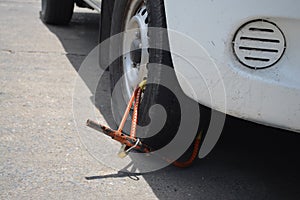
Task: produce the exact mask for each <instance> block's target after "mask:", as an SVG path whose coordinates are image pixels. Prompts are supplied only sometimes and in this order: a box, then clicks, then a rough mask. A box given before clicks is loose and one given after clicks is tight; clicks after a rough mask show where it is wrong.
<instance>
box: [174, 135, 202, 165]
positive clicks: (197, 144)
mask: <svg viewBox="0 0 300 200" xmlns="http://www.w3.org/2000/svg"><path fill="white" fill-rule="evenodd" d="M201 137H202V132H200V133H199V134H198V135H197V137H196V139H195V143H194V148H193V152H192V155H191V157H190V158H189V159H188V160H187V161H184V162H180V161H175V162H173V165H174V166H176V167H180V168H186V167H189V166H191V165H192V164H193V162H194V160H195V159H196V158H197V155H198V153H199V148H200V142H201Z"/></svg>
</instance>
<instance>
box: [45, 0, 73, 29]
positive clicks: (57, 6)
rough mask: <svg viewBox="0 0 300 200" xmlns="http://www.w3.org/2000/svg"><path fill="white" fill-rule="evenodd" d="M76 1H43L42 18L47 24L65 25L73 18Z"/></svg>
mask: <svg viewBox="0 0 300 200" xmlns="http://www.w3.org/2000/svg"><path fill="white" fill-rule="evenodd" d="M73 9H74V0H63V1H61V0H42V11H41V18H42V20H43V21H44V22H45V23H47V24H53V25H65V24H68V23H69V22H70V20H71V18H72V15H73Z"/></svg>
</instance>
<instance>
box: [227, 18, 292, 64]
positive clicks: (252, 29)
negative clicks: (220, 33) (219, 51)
mask: <svg viewBox="0 0 300 200" xmlns="http://www.w3.org/2000/svg"><path fill="white" fill-rule="evenodd" d="M285 48H286V43H285V38H284V35H283V33H282V31H281V30H280V29H279V28H278V27H277V26H276V24H274V23H272V22H269V21H266V20H261V19H260V20H255V21H251V22H248V23H246V24H244V25H243V26H242V27H241V28H240V29H239V30H238V31H237V33H236V34H235V37H234V40H233V51H234V53H235V55H236V56H237V58H238V60H239V61H240V62H241V63H242V64H243V65H246V66H248V67H250V68H254V69H263V68H266V67H270V66H272V65H274V64H275V63H276V62H278V61H279V60H280V58H281V57H282V55H283V53H284V51H285Z"/></svg>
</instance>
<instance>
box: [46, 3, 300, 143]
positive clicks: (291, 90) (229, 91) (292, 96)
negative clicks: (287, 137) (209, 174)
mask: <svg viewBox="0 0 300 200" xmlns="http://www.w3.org/2000/svg"><path fill="white" fill-rule="evenodd" d="M42 2H43V3H42V5H43V6H42V18H43V19H44V21H45V22H47V23H52V24H66V23H68V22H69V20H70V19H71V15H72V11H73V5H74V0H63V1H62V0H42ZM75 2H76V3H77V5H79V6H87V7H90V8H94V9H97V10H98V11H99V12H100V11H101V30H100V34H101V41H104V40H105V39H107V38H109V37H110V36H112V35H114V34H117V33H120V32H123V31H126V30H127V29H131V28H132V23H133V21H134V23H135V26H136V27H135V28H140V29H143V30H145V29H147V28H149V27H161V28H168V29H170V30H175V31H177V32H180V33H183V34H185V35H187V36H188V37H190V38H192V39H193V40H194V41H195V43H197V44H198V45H200V46H201V47H202V48H203V49H205V53H206V56H203V54H201V55H199V57H197V50H193V48H194V47H193V46H191V47H190V48H191V49H190V50H189V51H188V52H192V54H193V55H192V59H195V60H198V61H196V62H195V63H196V64H195V65H193V67H191V66H190V65H186V64H184V62H183V61H182V60H181V59H178V58H177V57H176V56H174V55H173V54H169V53H165V52H163V51H155V50H149V51H148V54H147V55H146V56H147V59H148V62H155V63H161V64H167V65H171V66H173V67H174V69H175V71H176V72H180V74H182V76H177V79H178V83H179V85H180V87H181V88H182V90H183V92H184V93H185V94H186V95H188V96H189V97H190V98H192V99H193V100H194V101H196V102H198V103H199V105H201V106H200V110H201V114H203V116H207V117H209V115H210V109H207V108H212V109H214V110H218V111H221V112H224V113H226V114H228V115H231V116H234V117H238V118H242V119H246V120H249V121H254V122H257V123H261V124H264V125H269V126H273V127H278V128H282V129H287V130H291V131H295V132H300V54H299V52H300V50H299V47H300V37H299V36H300V12H299V10H300V1H297V0H285V1H283V0H259V1H243V0H242V1H241V0H226V1H211V0H202V1H201V0H144V1H143V0H103V1H102V2H100V1H97V0H84V1H83V0H75ZM156 39H157V38H156ZM160 39H161V41H160V42H162V43H166V44H168V45H169V47H170V52H172V51H173V50H174V51H177V48H178V41H177V40H176V37H173V36H172V35H171V34H170V35H169V37H163V36H162V37H161V38H160ZM137 40H138V42H139V44H138V45H140V46H141V47H144V46H147V45H148V42H149V40H151V35H150V36H149V35H147V33H146V34H145V33H140V34H137V36H136V38H135V39H134V40H133V41H132V44H131V45H136V44H135V42H136V41H137ZM146 43H147V44H146ZM122 45H123V47H122ZM120 46H121V47H120V48H119V49H126V48H130V47H126V44H125V43H123V44H122V43H121V44H120ZM111 51H116V49H112V50H108V51H107V52H103V54H105V55H109V54H110V52H111ZM143 51H144V50H141V51H134V52H133V53H131V54H130V55H124V56H123V57H121V58H119V59H117V60H116V61H115V62H114V63H113V64H111V65H110V68H109V69H110V73H111V77H112V79H111V82H112V87H114V85H115V84H116V83H117V81H118V80H119V79H120V77H121V76H122V75H123V74H124V72H125V71H128V70H136V71H137V72H136V73H135V74H134V73H131V74H130V75H125V80H124V83H123V84H122V91H121V92H122V93H123V96H124V102H126V99H128V98H129V97H130V95H131V93H132V91H133V88H134V87H135V86H134V85H135V84H136V82H137V80H139V78H140V77H141V75H140V73H144V74H143V75H142V77H147V78H149V79H151V78H155V79H159V80H162V79H164V78H165V76H167V75H166V74H163V73H162V74H161V73H160V71H159V70H156V71H155V70H154V71H153V70H152V71H151V70H150V69H149V70H148V69H147V68H143V67H137V66H142V65H141V63H140V62H141V59H142V58H141V56H143V55H142V54H143ZM126 56H127V57H126ZM144 56H145V55H144ZM187 56H189V55H187ZM124 57H126V58H127V61H126V62H125V59H126V58H124ZM128 60H129V61H128ZM199 60H200V61H199ZM212 61H213V62H212ZM197 63H198V64H197ZM199 63H200V64H199ZM201 63H206V64H205V65H203V64H202V65H201ZM210 68H217V70H218V73H209V72H207V73H205V71H207V69H210ZM193 70H196V71H199V72H204V73H203V74H204V75H205V77H199V76H195V73H191V72H192V71H193ZM182 77H184V78H185V79H188V80H189V84H190V86H191V87H192V88H193V89H194V92H195V95H191V94H190V92H189V91H187V90H186V83H185V81H184V79H183V78H182ZM203 79H204V80H205V82H206V83H208V85H209V84H211V85H210V86H209V87H210V88H215V90H212V91H210V92H211V96H213V97H215V98H218V94H220V93H222V92H223V93H224V91H225V94H226V96H225V99H224V100H218V99H217V100H215V101H214V102H213V103H212V101H211V99H210V98H211V96H209V95H202V94H203V92H204V91H203V90H205V87H206V86H205V85H203ZM220 80H221V81H220ZM221 82H222V85H218V84H220V83H221ZM214 85H215V86H214ZM221 86H222V87H221ZM222 90H224V91H222ZM172 98H173V96H172V95H170V94H169V93H168V92H166V91H165V90H163V89H162V88H160V87H148V88H147V89H146V91H145V94H144V97H143V102H144V103H143V104H142V109H141V113H142V115H141V118H142V119H141V121H147V119H143V118H146V117H143V116H144V115H145V116H146V114H145V113H147V112H148V110H147V109H149V107H150V106H151V105H153V104H156V103H158V104H163V105H165V106H166V112H167V114H168V116H169V115H170V117H168V119H167V122H166V125H165V127H164V129H163V130H165V128H166V129H168V130H169V131H168V134H166V133H165V132H164V134H162V133H163V131H162V132H161V133H159V134H157V135H156V136H154V137H151V138H150V139H149V140H147V142H148V143H149V144H151V145H154V146H155V147H156V148H160V147H161V145H164V144H165V143H166V142H168V141H169V139H170V138H172V137H173V134H174V132H176V126H175V125H174V124H176V123H177V122H178V120H180V108H178V107H177V106H178V105H177V104H176V102H175V101H174V100H173V99H172ZM224 101H225V103H224ZM119 105H121V103H120V104H119V103H117V104H116V106H119ZM116 110H117V109H116ZM178 110H179V111H178ZM143 114H144V115H143ZM114 115H115V116H117V118H118V116H121V113H114ZM201 119H202V120H203V117H202V118H201ZM206 125H207V122H205V120H204V122H203V123H200V127H201V126H202V129H205V128H203V127H205V126H206ZM170 130H171V131H170ZM172 130H173V131H172ZM155 141H156V142H155ZM157 141H160V142H157Z"/></svg>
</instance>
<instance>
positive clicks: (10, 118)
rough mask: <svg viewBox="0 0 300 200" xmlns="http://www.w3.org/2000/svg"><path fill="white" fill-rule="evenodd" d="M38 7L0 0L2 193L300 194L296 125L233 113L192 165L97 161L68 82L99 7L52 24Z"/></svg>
mask: <svg viewBox="0 0 300 200" xmlns="http://www.w3.org/2000/svg"><path fill="white" fill-rule="evenodd" d="M39 10H40V1H38V0H0V113H1V116H0V153H1V154H0V155H1V157H0V199H300V190H299V187H300V183H299V180H300V171H299V169H300V165H299V161H300V158H299V152H300V145H299V144H300V143H299V142H300V135H299V134H298V135H297V134H295V133H291V132H287V131H282V130H277V129H273V128H268V127H263V126H258V125H256V124H253V123H246V122H244V121H241V120H236V119H229V120H227V122H226V126H225V129H224V131H223V134H222V137H221V139H220V141H219V142H218V144H217V146H216V148H215V149H214V150H213V151H212V152H211V154H209V156H207V157H206V158H205V159H203V160H197V162H196V163H195V164H194V165H193V166H192V167H191V168H188V169H184V170H182V169H177V168H175V167H172V166H170V167H167V168H165V169H162V170H160V171H157V172H153V173H148V174H144V175H138V176H129V175H127V174H124V173H118V172H117V171H115V170H113V169H111V168H109V167H106V166H105V165H103V164H101V163H99V162H98V161H96V160H95V159H94V158H93V157H92V156H91V155H90V154H89V153H88V152H87V151H86V150H85V148H84V147H83V146H82V144H81V142H80V139H79V137H78V134H77V132H76V127H75V123H74V120H73V114H72V92H73V89H74V84H75V80H76V77H77V70H78V68H79V66H80V64H81V63H82V61H83V59H84V58H85V56H86V55H87V54H88V53H89V52H90V51H91V50H92V49H93V48H94V47H95V46H96V45H97V40H98V29H99V27H98V20H99V16H98V14H96V13H95V12H93V11H90V10H87V9H78V8H77V9H76V11H75V14H74V16H73V19H72V22H71V24H70V25H69V26H66V27H55V26H49V25H45V24H43V23H42V22H41V20H40V18H39ZM106 80H107V81H106V83H105V84H104V85H103V92H104V93H105V92H108V91H109V90H108V86H109V82H108V79H106ZM101 106H102V107H103V110H105V109H107V107H109V105H101ZM102 113H103V111H102ZM103 120H104V118H103Z"/></svg>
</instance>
